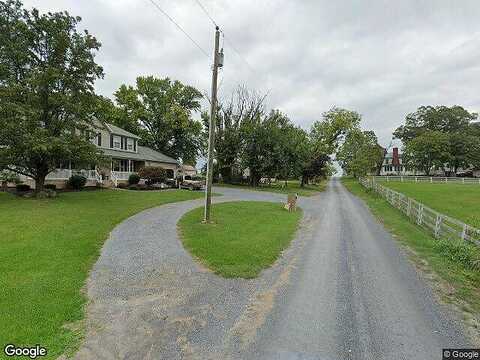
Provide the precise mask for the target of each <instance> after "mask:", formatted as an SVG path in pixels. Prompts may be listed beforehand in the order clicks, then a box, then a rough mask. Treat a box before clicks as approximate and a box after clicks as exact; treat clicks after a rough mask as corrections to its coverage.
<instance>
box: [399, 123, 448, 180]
mask: <svg viewBox="0 0 480 360" xmlns="http://www.w3.org/2000/svg"><path fill="white" fill-rule="evenodd" d="M449 150H450V144H449V137H448V134H445V133H443V132H441V131H438V130H437V131H426V132H423V133H422V134H421V135H418V136H417V137H415V138H413V139H412V140H410V141H408V142H407V144H406V145H405V151H404V161H405V163H406V164H408V165H409V166H412V167H414V168H415V169H418V170H421V171H423V172H425V174H426V175H427V176H428V175H430V173H431V171H432V169H433V168H434V167H440V168H443V167H444V164H446V163H448V162H449V160H450V158H451V154H450V152H449Z"/></svg>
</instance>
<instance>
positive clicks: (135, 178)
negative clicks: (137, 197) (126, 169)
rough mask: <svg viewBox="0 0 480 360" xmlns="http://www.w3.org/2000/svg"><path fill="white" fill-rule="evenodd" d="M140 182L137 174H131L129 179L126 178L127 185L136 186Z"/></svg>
mask: <svg viewBox="0 0 480 360" xmlns="http://www.w3.org/2000/svg"><path fill="white" fill-rule="evenodd" d="M139 182H140V176H138V175H137V174H131V175H130V176H129V177H128V184H129V185H136V184H138V183H139Z"/></svg>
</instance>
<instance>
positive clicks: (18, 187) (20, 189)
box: [16, 184, 31, 192]
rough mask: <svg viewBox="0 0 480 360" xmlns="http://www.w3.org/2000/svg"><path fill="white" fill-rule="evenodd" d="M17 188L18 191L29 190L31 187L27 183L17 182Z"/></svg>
mask: <svg viewBox="0 0 480 360" xmlns="http://www.w3.org/2000/svg"><path fill="white" fill-rule="evenodd" d="M16 189H17V191H18V192H27V191H30V190H31V187H30V185H27V184H17V186H16Z"/></svg>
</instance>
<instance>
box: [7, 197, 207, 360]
mask: <svg viewBox="0 0 480 360" xmlns="http://www.w3.org/2000/svg"><path fill="white" fill-rule="evenodd" d="M202 196H203V192H189V191H184V190H173V191H163V192H157V191H155V192H143V191H113V190H99V191H82V192H75V193H62V194H60V195H59V197H58V198H56V199H45V200H34V199H24V198H17V197H15V196H13V195H10V194H4V193H2V194H0V248H1V251H0V345H4V344H6V343H13V344H15V345H35V344H40V345H42V346H45V347H46V348H47V349H48V354H49V356H48V358H55V357H56V356H58V355H59V354H61V353H63V352H64V351H65V349H69V348H70V349H71V348H72V347H73V348H74V347H75V346H77V345H78V340H79V338H80V336H81V335H82V330H83V329H82V327H81V326H80V327H79V329H77V330H67V329H66V328H64V325H65V324H69V323H70V324H71V323H74V322H77V321H78V320H81V319H82V318H83V316H84V305H85V302H86V298H85V296H84V295H82V294H81V288H82V286H83V285H84V284H85V279H86V277H87V275H88V271H89V270H90V269H91V267H92V265H93V264H94V262H95V260H96V259H97V257H98V255H99V250H100V248H101V247H102V245H103V243H104V241H105V240H106V239H107V237H108V234H109V232H110V231H111V230H112V229H113V227H114V226H115V225H116V224H118V223H119V222H121V221H122V220H123V219H125V218H127V217H129V216H131V215H133V214H135V213H137V212H139V211H141V210H144V209H147V208H150V207H153V206H157V205H161V204H165V203H171V202H176V201H182V200H190V199H194V198H199V197H202ZM2 356H5V355H4V354H3V347H2V349H1V353H0V358H3V357H2Z"/></svg>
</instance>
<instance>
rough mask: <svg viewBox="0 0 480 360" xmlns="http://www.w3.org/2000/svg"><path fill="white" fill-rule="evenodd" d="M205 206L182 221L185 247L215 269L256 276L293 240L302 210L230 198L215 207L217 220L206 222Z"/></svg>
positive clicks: (232, 275)
mask: <svg viewBox="0 0 480 360" xmlns="http://www.w3.org/2000/svg"><path fill="white" fill-rule="evenodd" d="M202 216H203V208H198V209H194V210H192V211H190V212H188V213H187V214H185V215H184V216H183V217H182V218H181V219H180V221H179V229H180V233H181V236H182V239H183V244H184V245H185V247H186V248H187V249H188V250H189V251H190V252H191V253H192V254H193V255H194V256H196V257H197V258H198V259H200V261H201V262H202V263H204V264H205V265H207V266H208V267H209V268H210V269H212V270H213V271H214V272H215V273H217V274H219V275H221V276H224V277H227V278H233V277H241V278H253V277H256V276H258V274H259V273H260V272H261V271H262V270H263V269H265V268H267V267H269V266H270V265H272V264H273V263H274V262H275V260H276V259H277V257H278V255H279V254H280V252H281V251H282V250H283V249H285V248H286V247H287V246H288V244H289V243H290V241H291V240H292V238H293V236H294V233H295V230H296V229H297V226H298V223H299V221H300V218H301V217H302V212H301V210H300V209H298V210H297V211H296V212H288V211H286V210H285V209H284V208H283V206H282V204H278V203H269V202H252V201H248V202H244V201H240V202H229V203H222V204H216V205H215V206H214V207H213V216H212V219H213V223H212V224H202V223H201V220H202Z"/></svg>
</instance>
